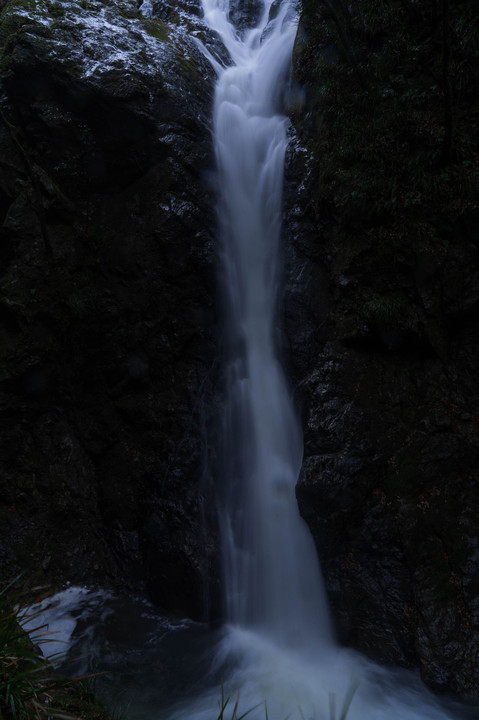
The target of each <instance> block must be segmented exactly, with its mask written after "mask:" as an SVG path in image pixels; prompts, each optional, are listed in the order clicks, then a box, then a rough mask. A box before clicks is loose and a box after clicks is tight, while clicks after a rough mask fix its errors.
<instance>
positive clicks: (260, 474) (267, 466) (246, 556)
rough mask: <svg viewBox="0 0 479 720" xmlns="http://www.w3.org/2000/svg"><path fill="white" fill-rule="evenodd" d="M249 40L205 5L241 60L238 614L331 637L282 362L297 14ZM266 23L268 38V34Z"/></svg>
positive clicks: (231, 85) (231, 572)
mask: <svg viewBox="0 0 479 720" xmlns="http://www.w3.org/2000/svg"><path fill="white" fill-rule="evenodd" d="M270 8H271V0H270V2H267V3H265V6H264V9H263V16H262V19H261V20H260V22H259V25H258V27H257V28H256V29H254V30H250V31H248V32H246V33H245V35H244V37H240V36H239V35H238V34H237V33H236V32H235V31H234V30H233V28H232V26H231V25H229V23H228V22H227V18H226V11H227V7H225V6H224V5H220V3H218V2H211V0H206V1H205V14H206V17H207V19H208V20H209V21H210V22H211V17H214V19H215V23H217V26H218V27H219V29H220V31H221V34H222V36H223V39H224V41H225V43H226V46H227V48H228V50H229V52H230V54H231V56H232V58H233V59H234V60H235V63H236V64H235V65H234V66H232V67H230V68H228V69H226V70H223V71H222V72H221V73H220V77H219V80H218V85H217V89H216V98H215V110H214V142H215V151H216V159H217V166H218V174H219V186H220V187H221V197H220V201H219V225H220V238H221V243H222V256H223V257H222V260H223V268H224V276H225V281H224V285H225V291H226V295H227V308H228V310H227V313H226V326H227V334H228V336H229V337H228V340H229V363H228V366H227V402H226V417H225V422H224V447H223V473H224V478H223V482H224V483H225V488H224V493H223V500H224V503H223V508H222V518H221V519H222V525H223V539H224V546H225V555H226V562H225V567H226V593H227V605H228V608H227V609H228V617H229V620H231V621H232V622H233V623H236V624H239V625H240V626H242V627H256V628H258V629H261V630H262V632H264V633H267V634H268V635H269V636H270V637H272V638H274V640H275V641H276V642H282V643H291V642H293V643H294V644H296V645H297V644H298V643H299V644H301V645H303V646H305V644H306V642H312V641H313V639H314V644H315V646H316V647H317V646H318V643H319V642H321V641H322V642H326V641H327V639H328V638H329V636H330V631H329V620H328V617H327V610H326V605H325V603H323V597H324V593H323V590H322V587H321V581H320V576H319V568H318V563H317V560H316V555H315V550H314V546H313V543H312V539H311V537H310V535H309V533H308V532H307V530H306V528H305V526H304V523H303V521H302V519H301V518H300V516H299V512H298V507H297V503H296V498H295V490H294V489H295V484H296V481H297V478H298V474H299V470H300V467H301V458H302V436H301V432H300V429H299V425H298V420H297V418H296V416H295V413H294V410H293V407H292V401H291V397H290V393H289V392H288V389H287V386H286V382H285V379H284V375H283V372H282V369H281V366H280V364H279V362H278V359H277V357H276V351H275V337H274V335H275V333H274V322H275V315H276V304H277V292H278V282H279V277H278V256H279V247H278V245H279V239H280V231H281V195H282V185H283V166H284V155H285V150H286V145H287V137H286V128H287V121H286V118H285V117H284V115H281V114H279V113H280V110H281V94H282V93H281V91H282V89H283V87H284V83H283V82H282V79H283V78H284V74H285V71H287V69H288V68H289V65H290V62H291V51H292V46H293V41H294V36H295V30H296V27H295V23H294V16H292V14H291V12H290V10H289V7H288V5H287V4H286V3H283V5H282V7H281V8H280V9H279V11H278V14H277V16H276V18H275V19H274V20H273V21H270V22H268V15H269V12H270ZM266 28H267V34H266V33H265V32H264V31H265V29H266Z"/></svg>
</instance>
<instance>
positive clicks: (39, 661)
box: [0, 580, 110, 720]
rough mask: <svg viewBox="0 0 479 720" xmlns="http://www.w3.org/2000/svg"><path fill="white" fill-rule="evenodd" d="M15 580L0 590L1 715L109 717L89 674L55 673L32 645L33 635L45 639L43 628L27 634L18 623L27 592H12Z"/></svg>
mask: <svg viewBox="0 0 479 720" xmlns="http://www.w3.org/2000/svg"><path fill="white" fill-rule="evenodd" d="M14 584H15V580H14V581H12V582H10V583H8V584H6V585H4V586H3V587H2V588H1V589H0V720H42V718H45V719H46V718H49V719H53V718H62V720H79V719H80V718H81V719H82V720H110V715H109V714H108V713H107V712H106V710H105V708H104V707H103V706H102V705H101V704H100V703H98V702H97V701H96V700H95V698H94V696H93V694H92V692H91V689H90V686H89V680H88V678H83V679H78V680H72V679H70V678H66V677H63V676H61V675H59V674H58V673H57V672H56V671H55V670H54V668H53V665H52V663H51V662H50V661H49V660H47V659H46V658H45V657H44V656H43V655H42V653H41V651H40V650H39V649H38V648H37V647H36V646H35V645H34V642H35V640H37V641H38V640H40V639H42V641H44V639H45V637H44V636H45V631H44V628H42V627H38V628H36V629H34V630H33V631H32V632H31V633H30V636H29V635H28V634H27V633H26V632H25V631H24V630H23V629H22V627H21V626H20V625H19V622H18V613H19V611H18V603H20V602H22V601H25V600H26V595H24V594H22V593H20V592H17V591H13V592H12V587H13V586H14ZM20 617H21V613H20Z"/></svg>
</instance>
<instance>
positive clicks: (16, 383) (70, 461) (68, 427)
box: [0, 0, 218, 618]
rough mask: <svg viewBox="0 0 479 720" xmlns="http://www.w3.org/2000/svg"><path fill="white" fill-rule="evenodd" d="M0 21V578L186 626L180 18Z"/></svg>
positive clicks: (193, 326)
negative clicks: (127, 604) (105, 590)
mask: <svg viewBox="0 0 479 720" xmlns="http://www.w3.org/2000/svg"><path fill="white" fill-rule="evenodd" d="M4 5H5V7H4V9H3V12H2V15H1V21H0V46H1V48H2V55H1V61H0V62H1V117H0V120H1V122H0V147H1V172H0V224H1V230H0V257H1V278H0V334H1V350H0V352H1V359H0V375H1V377H0V406H1V412H2V432H1V436H0V443H1V450H0V457H1V461H2V472H1V474H0V558H1V566H2V568H4V569H6V568H10V570H11V571H13V570H14V569H22V570H24V571H26V572H27V574H29V575H32V574H33V573H36V578H37V580H40V581H42V582H43V581H45V580H46V581H48V582H52V583H54V584H56V583H62V582H65V581H66V580H68V581H69V582H72V583H79V582H86V583H95V584H100V585H114V586H118V585H121V586H123V587H125V586H126V587H135V586H136V585H137V584H138V583H140V584H144V582H145V580H146V581H147V585H148V588H149V590H150V592H151V594H152V595H153V597H154V598H155V599H156V601H157V602H158V603H159V604H160V605H162V606H163V607H165V608H166V609H168V610H169V611H178V612H179V613H183V614H186V615H190V616H191V617H195V618H204V617H205V616H206V615H207V614H208V606H209V597H212V598H217V597H218V591H217V587H216V585H215V583H217V579H215V578H217V571H216V567H217V542H216V529H215V522H216V521H215V515H214V493H213V492H212V488H211V481H210V477H209V473H208V468H207V458H208V453H209V449H208V446H207V443H208V442H211V437H209V439H207V435H206V431H205V428H206V426H207V424H208V422H209V420H208V413H209V412H210V411H209V409H208V408H211V406H212V404H213V400H212V397H213V396H214V393H215V390H214V388H215V384H216V376H217V372H216V357H217V345H218V342H217V326H216V323H217V311H216V305H217V304H216V277H215V273H216V267H215V263H216V259H215V258H216V254H215V247H214V231H215V214H214V192H213V190H212V185H211V182H210V180H209V178H210V175H211V173H212V169H213V161H212V157H211V154H212V150H211V142H210V131H209V125H208V118H209V115H210V111H211V103H212V90H213V72H212V70H211V68H210V66H209V64H208V63H207V62H206V60H205V59H204V58H203V56H202V55H201V53H200V52H199V50H198V49H197V47H196V45H195V44H194V42H193V41H192V39H191V38H190V37H189V36H188V30H190V29H191V27H188V25H190V26H191V25H192V24H193V17H192V16H191V15H190V14H189V12H190V9H191V8H188V7H187V6H186V4H185V6H184V7H181V6H180V5H177V4H175V6H174V7H173V6H172V7H170V8H169V11H168V15H169V18H168V19H169V25H167V24H166V23H165V21H164V20H162V19H161V18H159V17H156V18H149V17H145V16H144V15H142V14H141V13H140V12H139V10H138V7H137V5H136V3H135V2H130V1H128V0H126V1H125V2H106V1H105V2H101V1H98V2H97V1H96V0H92V2H90V0H88V1H85V2H84V1H83V0H79V1H78V2H76V1H72V2H48V1H45V2H43V1H41V2H30V1H29V0H25V1H24V0H12V2H8V3H6V4H5V3H4ZM162 8H163V11H164V12H166V11H167V10H168V8H167V7H166V5H165V4H162ZM194 20H195V22H196V23H197V24H198V21H197V18H195V19H194ZM202 37H203V39H204V40H205V42H207V43H208V37H207V34H206V30H205V32H204V34H203V36H202ZM208 583H210V586H209V585H208Z"/></svg>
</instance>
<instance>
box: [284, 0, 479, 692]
mask: <svg viewBox="0 0 479 720" xmlns="http://www.w3.org/2000/svg"><path fill="white" fill-rule="evenodd" d="M303 5H304V15H303V22H302V24H300V28H299V33H298V40H297V44H296V50H295V76H294V79H293V85H292V93H291V98H292V99H291V103H292V113H293V117H294V120H295V125H296V129H297V132H298V134H299V140H298V139H297V138H295V137H293V138H292V144H291V157H290V161H291V162H290V165H289V169H288V175H287V188H286V197H287V206H288V208H287V215H288V230H289V233H290V236H291V238H292V247H290V248H289V250H287V253H288V258H287V271H288V281H287V288H286V291H287V294H286V299H285V325H286V331H287V339H288V342H289V346H290V347H289V356H290V358H291V364H292V368H291V369H292V375H293V377H294V379H295V394H296V397H297V401H298V405H300V407H301V411H302V417H303V423H304V432H305V454H304V466H303V471H302V475H301V477H300V480H299V484H298V487H297V496H298V501H299V505H300V509H301V512H302V514H303V515H304V517H305V519H306V520H307V522H308V524H309V526H310V528H311V530H312V533H313V535H314V538H315V540H316V543H317V547H318V551H319V554H320V557H321V561H322V566H323V570H324V573H325V577H326V583H327V586H328V591H329V596H330V599H331V603H332V607H333V612H334V616H335V620H336V624H337V627H338V631H339V634H340V637H341V638H342V640H343V641H344V642H345V643H348V644H351V645H353V646H355V647H358V648H360V649H361V650H363V651H364V652H366V653H367V654H368V655H370V656H371V657H374V658H378V659H380V660H382V661H385V662H394V663H401V664H404V665H415V664H417V665H419V667H420V669H421V673H422V675H423V677H424V679H425V680H426V681H427V682H428V683H429V684H430V685H432V686H433V687H435V688H436V689H441V690H446V689H449V690H453V691H454V692H457V693H459V694H460V695H462V696H463V697H465V698H470V699H471V700H475V701H477V699H478V695H477V687H478V686H477V661H478V657H479V608H478V601H477V598H478V593H479V584H478V578H479V575H478V565H477V563H478V548H477V517H478V513H479V476H478V472H477V457H478V451H479V426H478V418H479V397H478V385H477V374H478V372H479V364H478V362H479V361H478V358H479V352H478V351H479V326H478V321H477V319H476V315H477V308H478V293H479V275H478V268H479V256H478V243H477V237H478V228H479V225H478V219H479V218H478V214H477V185H476V186H474V182H475V181H474V180H473V176H472V175H471V174H470V172H469V169H468V168H469V159H468V158H470V154H469V150H468V148H469V144H470V143H472V144H474V143H475V142H477V124H475V121H473V120H472V118H471V116H470V111H469V110H466V108H468V107H469V105H470V104H472V105H473V106H474V107H477V96H476V94H475V91H474V87H475V83H477V68H476V69H473V67H474V66H473V64H472V56H471V55H470V52H472V48H471V47H470V46H468V45H467V42H466V41H465V40H464V36H463V35H462V32H463V30H461V27H463V26H461V23H462V22H465V23H466V25H467V26H468V27H469V25H468V23H469V22H472V20H471V16H470V15H469V10H468V8H469V5H468V4H467V3H458V4H456V5H455V6H454V11H453V12H451V17H450V23H451V28H452V30H451V32H452V33H453V34H452V35H451V37H452V39H451V42H452V43H453V47H454V50H453V52H454V53H455V57H456V59H457V58H459V57H461V58H462V61H463V63H464V64H463V65H462V66H461V67H462V70H460V69H459V67H458V66H457V65H455V66H454V68H452V67H451V69H450V71H451V73H452V75H451V77H453V78H454V82H455V83H456V85H457V83H460V84H461V91H460V93H458V95H457V98H456V102H457V108H456V110H455V118H456V121H457V125H456V127H455V133H456V134H455V135H454V143H455V145H454V152H455V154H456V155H455V160H453V161H449V162H445V160H444V142H445V140H444V109H443V102H444V98H443V95H442V93H441V90H440V88H438V87H437V86H434V87H433V85H432V83H429V80H430V78H431V75H433V74H434V67H435V63H436V62H439V60H438V56H437V55H436V54H438V53H439V54H440V51H441V45H440V44H439V45H434V44H428V43H427V42H426V41H425V39H424V36H422V39H421V41H420V42H419V41H418V42H416V41H417V33H418V32H419V29H418V28H419V27H420V26H421V27H425V25H424V24H423V25H421V24H420V23H419V17H418V15H417V14H416V11H415V10H413V9H412V7H411V8H409V9H407V8H406V6H403V5H401V6H398V5H395V4H394V3H384V4H383V6H382V7H383V12H382V14H381V15H380V16H379V15H378V16H375V17H373V15H374V12H373V11H372V9H371V12H369V9H368V7H367V6H366V5H365V4H364V3H350V4H349V5H348V6H346V5H345V4H343V3H337V4H335V5H334V7H333V5H332V4H330V3H326V2H324V3H323V2H319V3H309V2H304V3H303ZM418 12H419V15H420V14H421V12H422V10H421V11H418ZM466 18H467V20H466ZM476 24H477V18H476ZM428 27H429V28H430V32H431V33H432V34H434V32H435V30H434V27H433V26H431V25H428ZM393 45H394V47H395V48H396V49H397V48H399V47H401V48H402V51H398V53H399V54H397V55H395V54H394V53H393V54H390V51H391V48H392V47H393ZM413 47H415V48H416V52H417V53H419V55H420V57H419V56H418V57H416V65H415V66H414V67H412V66H411V64H410V62H411V52H412V48H413ZM393 55H394V57H393ZM419 67H420V68H421V71H419ZM465 68H468V69H467V70H466V69H465ZM426 84H427V87H426ZM456 85H455V86H456ZM433 127H434V130H432V128H433ZM426 128H429V129H428V130H426ZM441 162H442V163H443V164H442V165H441ZM475 167H476V170H475V171H474V173H477V166H475ZM453 178H454V179H453ZM474 187H475V189H474ZM474 668H476V669H475V670H474Z"/></svg>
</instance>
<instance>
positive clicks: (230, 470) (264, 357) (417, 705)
mask: <svg viewBox="0 0 479 720" xmlns="http://www.w3.org/2000/svg"><path fill="white" fill-rule="evenodd" d="M202 4H203V11H204V21H205V22H206V23H207V24H208V25H209V26H210V28H211V29H212V30H214V31H215V32H216V33H217V34H218V35H219V36H220V38H221V40H222V42H223V43H224V45H225V47H226V49H227V50H228V52H229V55H230V57H231V60H232V64H231V66H229V67H226V68H225V67H223V66H222V65H221V64H220V63H219V62H218V61H217V60H216V59H215V58H214V57H212V55H211V54H210V53H209V52H208V51H207V50H206V49H205V48H203V51H204V52H205V55H206V56H207V57H208V58H209V59H210V60H211V62H212V63H213V65H214V67H215V69H216V71H217V73H218V81H217V86H216V94H215V103H214V114H213V140H214V149H215V155H216V163H217V171H218V188H219V192H218V228H219V246H220V252H221V274H222V285H223V306H224V327H225V337H226V346H227V348H226V358H227V360H226V367H225V377H226V393H225V394H226V400H225V412H224V417H223V419H222V428H223V432H222V446H221V452H220V456H221V460H220V463H219V466H220V475H221V481H220V489H219V494H220V523H221V527H222V539H223V548H224V575H225V586H226V587H225V594H226V611H227V621H228V624H227V626H226V629H225V633H224V637H223V640H222V641H221V642H220V643H219V646H218V647H216V648H215V661H214V662H213V669H214V670H216V675H215V676H214V677H216V678H218V677H220V678H221V681H222V683H223V687H224V688H225V689H226V692H227V693H229V692H231V693H232V694H234V695H236V693H239V694H240V695H241V699H242V707H240V711H239V713H238V714H241V713H242V712H245V711H247V710H250V709H251V708H253V706H256V705H257V704H258V703H260V704H261V703H262V702H266V703H267V711H268V712H267V715H265V710H264V706H263V705H262V706H261V708H259V709H255V710H253V711H252V712H251V714H249V713H248V714H249V717H250V718H251V719H252V720H261V719H264V718H265V717H271V718H272V720H282V718H286V717H298V718H299V717H307V718H311V719H314V720H327V719H328V718H329V719H330V720H335V718H336V710H335V709H334V707H333V706H334V704H335V703H337V709H338V714H337V716H338V717H345V713H346V710H347V709H348V707H347V706H348V703H349V702H350V701H351V700H352V704H351V707H350V708H349V712H348V720H366V718H367V720H393V719H394V720H426V719H430V720H433V719H434V720H441V719H442V720H445V718H448V717H453V716H452V715H450V714H447V713H445V712H444V711H443V710H442V709H441V708H440V707H439V706H438V705H437V703H436V702H435V700H434V699H433V698H431V697H430V696H429V695H428V694H427V692H426V691H425V690H424V688H423V687H422V686H421V684H420V682H419V680H418V679H417V678H416V677H415V676H411V675H408V676H407V678H406V680H404V677H403V675H401V674H400V673H398V672H393V671H391V670H384V669H382V668H380V667H379V666H377V665H375V664H373V663H371V662H369V661H368V660H366V659H365V658H362V657H361V656H359V655H357V654H355V653H353V652H352V651H349V650H345V649H341V648H339V647H338V646H337V645H336V644H335V642H334V639H333V633H332V630H331V623H330V619H329V613H328V609H327V603H326V600H325V593H324V590H323V587H322V580H321V574H320V569H319V563H318V560H317V557H316V553H315V549H314V546H313V541H312V539H311V536H310V534H309V532H308V530H307V528H306V525H305V524H304V522H303V520H302V519H301V517H300V515H299V511H298V507H297V503H296V497H295V484H296V482H297V478H298V474H299V472H300V468H301V462H302V433H301V428H300V425H299V422H298V418H297V416H296V413H295V410H294V406H293V402H292V399H291V393H290V391H289V389H288V384H287V381H286V379H285V376H284V373H283V370H282V367H281V363H280V360H279V358H278V352H277V345H278V329H277V305H278V291H279V288H280V286H281V277H280V269H281V262H280V259H279V258H280V239H281V200H282V184H283V166H284V157H285V151H286V147H287V125H288V120H287V118H286V116H285V114H284V112H283V93H284V89H285V83H286V80H287V76H288V72H289V68H290V65H291V54H292V48H293V43H294V39H295V34H296V24H297V18H296V15H295V12H294V9H293V0H282V1H281V0H275V2H274V3H273V1H272V0H263V5H262V12H261V16H260V19H259V21H258V23H257V25H256V26H255V27H253V28H251V29H246V30H243V31H239V30H237V29H236V28H235V27H234V26H233V25H232V23H231V22H230V21H229V2H228V0H202ZM213 684H214V682H213ZM353 695H354V697H353ZM219 696H220V694H219V689H218V686H217V685H214V688H213V689H212V690H211V691H208V692H205V693H203V694H202V695H200V696H199V697H198V696H195V698H194V700H193V701H192V702H191V701H187V703H186V705H182V706H181V707H180V708H179V709H178V708H177V709H176V711H175V714H174V715H173V717H174V718H175V719H180V720H186V718H188V720H214V718H215V717H218V713H217V712H216V713H215V710H214V707H215V705H216V704H217V701H218V698H219ZM231 713H232V709H231V710H229V711H228V712H227V713H226V715H225V716H228V717H230V716H231ZM232 717H234V714H233V716H232Z"/></svg>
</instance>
